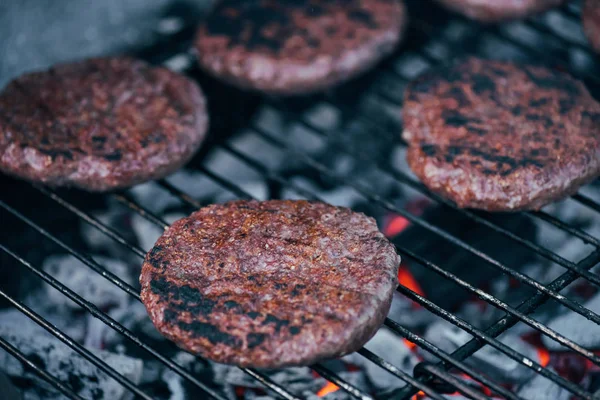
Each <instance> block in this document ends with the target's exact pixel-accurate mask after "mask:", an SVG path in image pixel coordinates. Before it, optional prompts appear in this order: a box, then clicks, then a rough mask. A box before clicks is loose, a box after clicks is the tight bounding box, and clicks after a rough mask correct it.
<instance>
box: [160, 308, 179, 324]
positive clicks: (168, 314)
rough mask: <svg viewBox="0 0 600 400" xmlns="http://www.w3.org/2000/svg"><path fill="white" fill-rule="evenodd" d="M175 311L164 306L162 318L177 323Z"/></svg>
mask: <svg viewBox="0 0 600 400" xmlns="http://www.w3.org/2000/svg"><path fill="white" fill-rule="evenodd" d="M177 315H178V314H177V313H176V312H175V311H173V310H171V309H169V308H165V311H164V313H163V320H164V321H165V322H167V323H170V324H175V323H177Z"/></svg>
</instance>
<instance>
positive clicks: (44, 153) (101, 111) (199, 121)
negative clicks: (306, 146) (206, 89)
mask: <svg viewBox="0 0 600 400" xmlns="http://www.w3.org/2000/svg"><path fill="white" fill-rule="evenodd" d="M0 110H1V111H2V112H1V113H0V169H1V170H2V171H4V172H5V173H7V174H10V175H14V176H17V177H20V178H24V179H28V180H31V181H34V182H42V183H44V184H47V185H51V186H75V187H79V188H82V189H87V190H90V191H106V190H111V189H116V188H122V187H127V186H131V185H134V184H136V183H140V182H143V181H146V180H151V179H155V178H159V177H162V176H165V175H167V174H169V173H171V172H173V171H175V170H177V169H178V168H180V167H181V166H182V165H183V164H184V163H185V162H186V161H188V160H189V159H190V158H191V157H192V155H193V154H194V153H195V151H196V150H197V149H198V147H199V146H200V144H201V142H202V140H203V138H204V136H205V132H206V130H207V125H208V116H207V113H206V107H205V100H204V96H203V94H202V92H201V90H200V89H199V88H198V86H197V85H196V84H194V83H193V82H192V81H191V80H189V79H187V78H185V77H183V76H181V75H178V74H176V73H174V72H171V71H169V70H167V69H164V68H156V67H152V66H150V65H148V64H146V63H144V62H142V61H139V60H134V59H131V58H125V57H122V58H95V59H89V60H84V61H79V62H74V63H69V64H61V65H57V66H55V67H52V68H50V69H48V70H46V71H41V72H34V73H29V74H25V75H22V76H20V77H18V78H16V79H14V80H12V81H11V82H10V83H9V84H8V85H7V86H6V88H5V89H4V90H3V91H2V93H0Z"/></svg>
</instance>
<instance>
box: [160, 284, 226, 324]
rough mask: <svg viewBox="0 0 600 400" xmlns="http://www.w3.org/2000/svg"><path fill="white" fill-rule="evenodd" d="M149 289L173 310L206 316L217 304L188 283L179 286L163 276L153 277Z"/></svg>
mask: <svg viewBox="0 0 600 400" xmlns="http://www.w3.org/2000/svg"><path fill="white" fill-rule="evenodd" d="M150 289H151V290H152V293H154V294H156V295H158V296H160V298H161V300H162V301H164V302H168V303H169V308H171V309H172V310H175V311H181V312H190V313H192V314H195V315H204V316H206V315H209V314H210V313H211V312H212V311H213V309H214V308H215V306H216V304H217V303H216V302H215V301H213V300H211V299H209V298H207V297H205V296H203V295H202V293H200V291H199V290H198V289H194V288H192V287H191V286H188V285H183V286H181V287H179V286H177V285H175V284H173V283H171V282H169V281H168V280H166V279H165V278H164V277H158V278H156V277H155V278H153V279H152V280H151V281H150Z"/></svg>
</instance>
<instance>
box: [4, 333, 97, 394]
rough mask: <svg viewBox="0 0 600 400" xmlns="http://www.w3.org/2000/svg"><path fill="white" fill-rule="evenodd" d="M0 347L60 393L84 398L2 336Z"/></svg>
mask: <svg viewBox="0 0 600 400" xmlns="http://www.w3.org/2000/svg"><path fill="white" fill-rule="evenodd" d="M0 347H1V348H2V349H4V350H5V351H6V352H7V353H8V354H10V355H11V356H13V357H14V358H16V359H17V360H19V361H20V362H21V364H22V365H23V367H24V368H26V369H29V370H31V371H33V372H34V373H35V374H36V375H38V376H39V377H40V378H42V379H43V380H45V381H46V382H48V383H49V384H50V385H52V386H53V387H55V388H56V389H58V390H59V391H60V392H61V393H62V394H64V395H65V396H67V397H68V398H70V399H74V400H85V399H84V398H83V397H80V396H78V395H77V394H75V393H73V391H72V390H71V389H70V388H69V387H67V386H66V385H64V384H63V383H62V382H61V381H60V380H58V379H56V378H55V377H54V376H52V375H50V374H48V373H47V372H46V371H44V370H43V369H41V368H39V367H38V366H37V365H35V364H34V363H32V362H31V361H29V360H28V359H27V357H26V356H25V354H23V353H22V352H21V351H20V350H19V349H17V348H16V347H15V346H13V345H12V344H10V343H9V342H7V341H6V340H4V338H2V337H0Z"/></svg>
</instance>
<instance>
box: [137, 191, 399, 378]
mask: <svg viewBox="0 0 600 400" xmlns="http://www.w3.org/2000/svg"><path fill="white" fill-rule="evenodd" d="M399 262H400V258H399V256H398V255H397V254H396V252H395V249H394V246H393V245H392V244H390V242H389V241H388V240H387V239H386V238H385V237H384V236H383V234H381V233H380V232H379V231H378V229H377V225H376V223H375V220H373V219H372V218H369V217H367V216H365V215H364V214H361V213H356V212H353V211H351V210H350V209H347V208H340V207H334V206H331V205H328V204H324V203H318V202H307V201H291V200H271V201H264V202H257V201H234V202H230V203H226V204H217V205H211V206H208V207H206V208H203V209H201V210H199V211H197V212H195V213H193V214H192V215H190V216H189V217H187V218H183V219H181V220H179V221H177V222H175V223H174V224H173V225H172V226H171V227H170V228H168V229H167V230H166V231H165V233H164V234H163V235H162V236H161V237H160V238H159V239H158V241H157V242H156V244H155V246H154V248H153V249H152V250H151V251H150V252H149V253H148V255H147V256H146V259H145V261H144V264H143V266H142V273H141V276H140V283H141V285H142V300H143V302H144V304H145V305H146V308H147V309H148V313H149V314H150V318H151V319H152V322H153V323H154V325H155V326H156V327H157V328H158V330H159V331H160V332H161V333H162V334H163V335H164V336H166V337H167V338H169V339H171V340H172V341H174V342H175V343H177V344H178V345H179V346H180V347H182V348H183V349H185V350H187V351H190V352H192V353H194V354H198V355H201V356H203V357H206V358H208V359H211V360H213V361H217V362H221V363H226V364H235V365H239V366H253V367H261V368H277V367H283V366H291V365H309V364H312V363H314V362H316V361H318V360H321V359H326V358H332V357H338V356H341V355H344V354H347V353H350V352H353V351H355V350H357V349H358V348H360V347H361V346H362V345H363V344H364V343H365V342H366V341H367V340H369V339H370V338H371V337H372V336H373V335H374V334H375V332H376V331H377V329H378V328H379V326H380V325H381V324H382V323H383V320H384V318H385V316H386V315H387V312H388V311H389V307H390V303H391V300H392V294H393V291H394V290H395V288H396V286H397V272H398V265H399Z"/></svg>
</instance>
